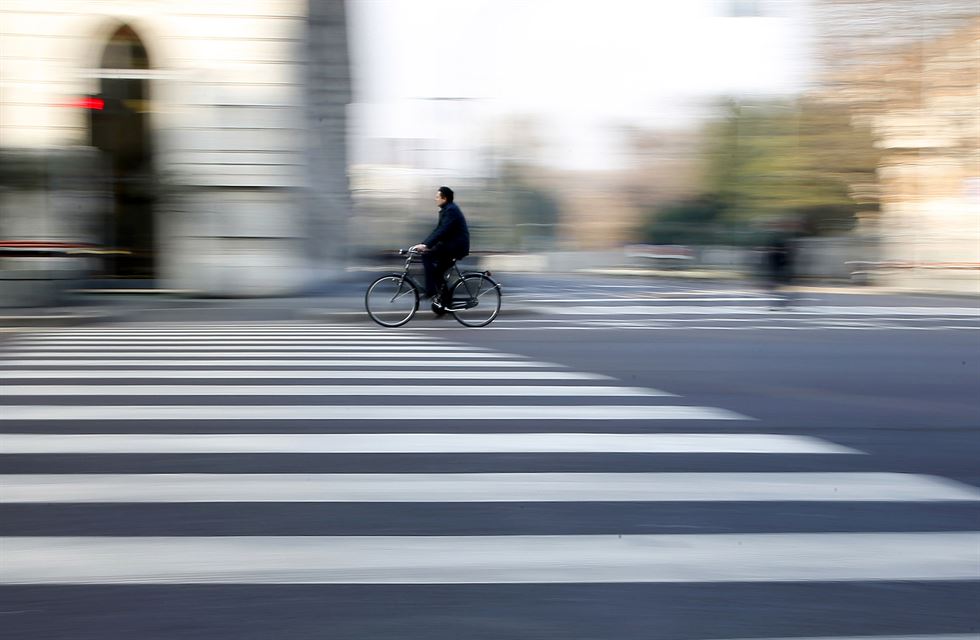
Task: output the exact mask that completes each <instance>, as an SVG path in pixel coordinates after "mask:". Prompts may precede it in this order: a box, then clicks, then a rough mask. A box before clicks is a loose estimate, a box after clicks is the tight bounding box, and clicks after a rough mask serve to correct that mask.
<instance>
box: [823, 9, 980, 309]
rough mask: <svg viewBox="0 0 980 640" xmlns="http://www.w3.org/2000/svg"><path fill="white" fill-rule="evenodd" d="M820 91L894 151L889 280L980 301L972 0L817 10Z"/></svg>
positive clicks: (887, 217) (878, 221) (885, 229)
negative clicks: (977, 296) (974, 296)
mask: <svg viewBox="0 0 980 640" xmlns="http://www.w3.org/2000/svg"><path fill="white" fill-rule="evenodd" d="M814 23H815V26H816V31H817V43H818V48H817V50H818V52H820V53H821V54H822V55H820V61H821V62H822V63H823V69H822V71H823V73H822V75H821V82H820V85H821V87H820V93H821V95H822V96H823V97H824V99H826V100H831V101H834V102H837V103H842V104H845V105H847V106H848V108H849V109H850V111H851V113H852V114H853V117H854V118H855V119H857V120H859V121H861V122H862V123H863V124H867V125H869V126H870V128H871V130H872V131H873V133H874V137H875V140H876V146H877V147H879V148H880V149H881V151H882V161H881V164H880V166H879V169H878V191H879V199H880V213H879V214H878V215H877V216H876V217H875V219H874V220H872V224H871V225H869V227H868V228H867V231H868V232H870V233H873V234H875V235H877V236H878V238H879V239H880V247H881V255H880V262H881V263H882V265H883V266H884V267H886V268H885V269H883V270H881V271H880V277H879V279H880V281H881V282H883V283H885V284H889V285H894V286H898V287H902V288H912V289H920V290H932V291H948V292H964V293H973V294H980V108H978V96H980V9H978V7H977V4H976V3H975V2H972V1H966V0H939V1H937V2H935V3H930V4H922V3H918V2H911V1H909V0H890V1H889V2H884V1H881V0H823V1H822V2H819V3H817V4H816V5H815V20H814Z"/></svg>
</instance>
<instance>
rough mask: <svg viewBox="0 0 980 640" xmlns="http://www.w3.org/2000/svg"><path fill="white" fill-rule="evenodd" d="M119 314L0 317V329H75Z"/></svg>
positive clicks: (116, 317) (104, 320)
mask: <svg viewBox="0 0 980 640" xmlns="http://www.w3.org/2000/svg"><path fill="white" fill-rule="evenodd" d="M119 317H120V316H119V314H112V313H62V314H51V313H47V314H39V315H12V316H0V329H13V328H17V329H22V328H28V329H33V328H38V327H76V326H79V325H84V324H92V323H95V322H106V321H110V320H116V319H118V318H119Z"/></svg>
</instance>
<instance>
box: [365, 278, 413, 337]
mask: <svg viewBox="0 0 980 640" xmlns="http://www.w3.org/2000/svg"><path fill="white" fill-rule="evenodd" d="M364 308H365V309H367V312H368V315H369V316H371V319H372V320H374V321H375V322H377V323H378V324H380V325H381V326H383V327H400V326H402V325H403V324H405V323H406V322H408V321H409V320H411V319H412V316H414V315H415V312H416V311H418V308H419V290H418V289H417V288H416V287H415V285H414V284H413V283H412V281H411V280H409V279H407V278H403V277H402V276H398V275H389V276H381V277H380V278H378V279H377V280H375V281H374V282H372V283H371V286H370V287H368V290H367V292H366V293H365V294H364Z"/></svg>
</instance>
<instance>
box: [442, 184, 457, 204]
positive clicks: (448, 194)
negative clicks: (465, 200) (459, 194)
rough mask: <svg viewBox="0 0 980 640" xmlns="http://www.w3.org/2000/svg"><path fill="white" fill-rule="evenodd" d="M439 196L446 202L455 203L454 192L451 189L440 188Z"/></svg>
mask: <svg viewBox="0 0 980 640" xmlns="http://www.w3.org/2000/svg"><path fill="white" fill-rule="evenodd" d="M439 195H441V196H442V197H443V198H445V199H446V202H452V201H453V195H454V194H453V190H452V189H450V188H449V187H439Z"/></svg>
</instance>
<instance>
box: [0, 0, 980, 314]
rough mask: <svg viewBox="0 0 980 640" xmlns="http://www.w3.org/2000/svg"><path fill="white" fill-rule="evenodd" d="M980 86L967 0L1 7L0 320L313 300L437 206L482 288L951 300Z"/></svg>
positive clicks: (69, 2)
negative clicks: (90, 293) (777, 242)
mask: <svg viewBox="0 0 980 640" xmlns="http://www.w3.org/2000/svg"><path fill="white" fill-rule="evenodd" d="M228 16H233V17H228ZM978 78H980V17H978V7H977V4H976V2H975V1H974V0H936V1H935V2H931V3H921V2H918V1H917V0H889V1H882V0H798V1H796V0H779V1H776V0H768V1H767V0H755V1H753V0H688V1H687V2H684V3H667V2H646V1H640V0H604V1H603V2H598V1H592V0H576V1H574V2H569V1H567V0H565V1H559V0H527V1H520V2H517V1H513V2H496V1H491V0H414V1H412V2H402V1H399V0H347V1H346V2H344V1H341V0H309V1H306V0H214V1H212V2H208V3H201V2H192V1H191V0H171V1H168V2H145V1H139V0H133V1H129V2H127V1H119V2H103V1H96V0H92V1H83V0H42V1H38V0H5V2H3V4H2V7H0V251H2V253H0V299H3V300H4V301H5V302H4V303H3V304H7V305H32V304H45V303H48V302H50V301H51V300H53V299H54V297H55V296H56V294H57V291H59V290H60V289H63V288H64V287H67V286H75V285H73V284H70V283H76V284H77V282H78V281H79V279H84V281H85V282H87V283H88V286H96V287H112V286H127V287H138V288H145V289H154V290H166V291H180V292H192V293H196V294H203V295H218V296H254V295H288V294H291V293H295V292H300V291H304V290H309V289H310V288H312V287H317V286H322V284H323V283H324V282H329V281H330V280H331V278H335V277H337V275H338V274H340V273H343V272H344V270H345V269H352V268H353V269H357V268H361V267H363V266H364V265H370V264H372V263H373V262H374V261H376V260H377V259H378V258H379V257H380V256H383V255H385V254H386V253H389V252H390V251H391V250H392V249H394V248H397V247H402V246H407V245H409V244H412V243H414V242H417V241H418V240H419V239H421V238H422V237H424V235H425V234H426V233H427V231H428V230H429V229H430V228H431V226H432V225H433V223H434V219H435V208H434V206H433V202H432V200H433V193H434V191H435V189H436V187H438V186H439V185H442V184H446V185H449V186H451V187H453V188H454V189H455V190H456V193H457V199H458V202H459V203H460V205H461V206H462V208H463V210H464V212H465V213H466V215H467V218H468V220H469V222H470V225H471V229H472V233H473V246H474V255H475V256H476V257H477V258H479V259H480V260H482V261H483V262H484V263H485V264H487V265H489V266H492V267H493V268H497V269H502V270H519V271H535V270H542V271H548V270H550V271H555V270H559V271H560V270H567V269H570V268H576V267H583V266H586V267H607V266H608V267H613V266H615V267H634V268H654V267H655V268H674V269H712V270H726V271H728V272H731V273H734V274H740V273H745V272H748V271H750V270H751V269H752V266H753V265H754V264H755V263H756V262H755V258H754V257H753V256H754V250H755V249H757V248H758V247H759V246H760V245H764V244H766V243H768V242H770V240H769V239H770V238H771V237H772V235H773V234H774V233H778V234H783V235H785V236H787V237H792V238H793V240H794V242H797V243H798V246H799V274H800V275H801V276H804V277H809V278H814V279H823V280H834V281H856V282H861V283H876V284H885V285H888V286H895V287H909V288H914V289H916V290H929V291H936V292H964V291H966V292H974V293H976V292H978V287H980V284H978V282H980V279H978V278H980V109H978Z"/></svg>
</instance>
